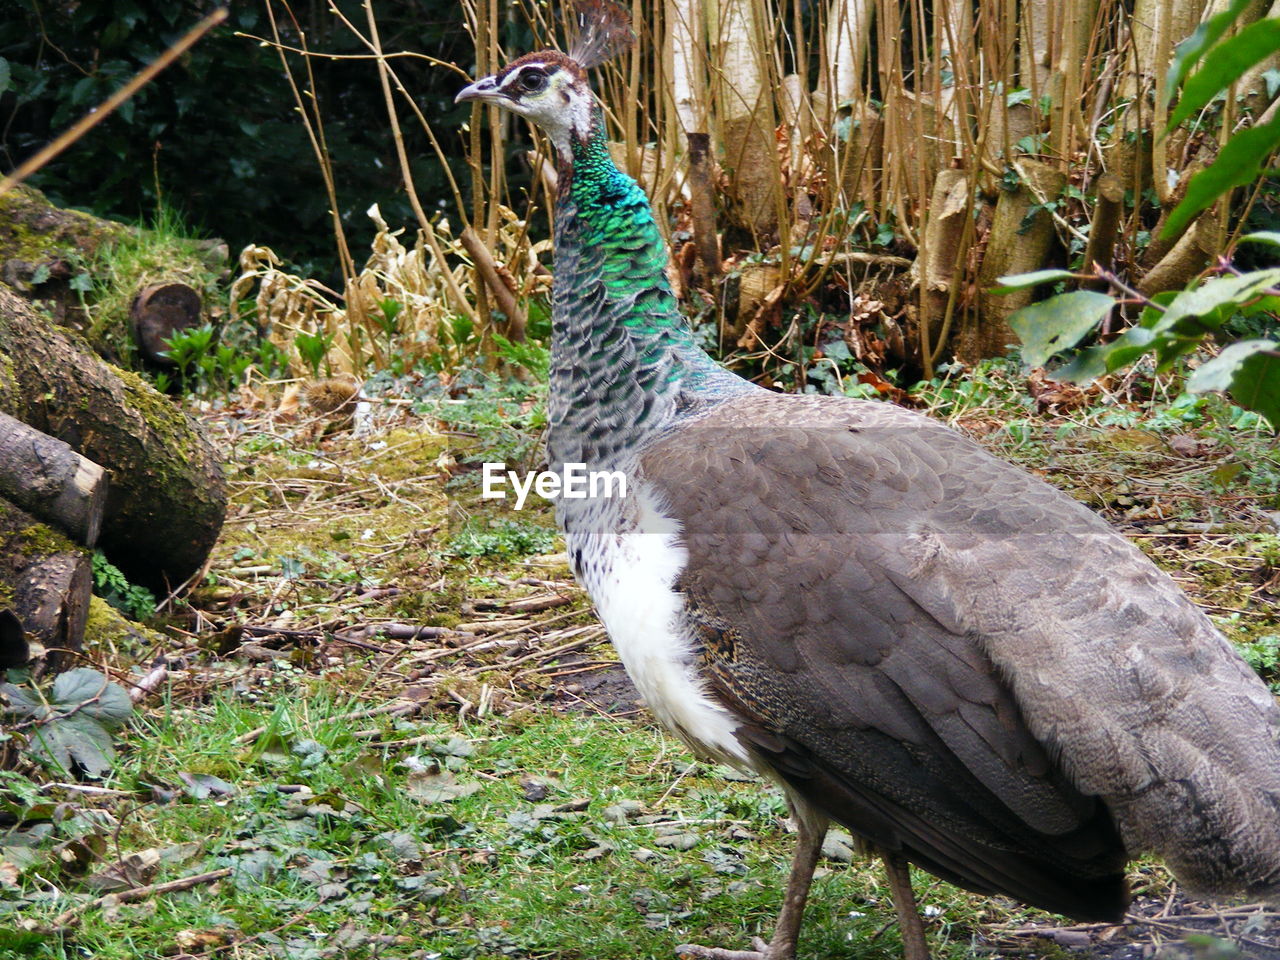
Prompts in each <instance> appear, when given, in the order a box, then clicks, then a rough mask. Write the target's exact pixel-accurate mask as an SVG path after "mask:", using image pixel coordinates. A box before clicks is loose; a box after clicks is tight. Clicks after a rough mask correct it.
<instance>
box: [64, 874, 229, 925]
mask: <svg viewBox="0 0 1280 960" xmlns="http://www.w3.org/2000/svg"><path fill="white" fill-rule="evenodd" d="M229 876H231V868H230V867H223V868H222V869H220V870H210V871H209V872H208V873H195V874H192V875H191V876H189V877H179V878H178V879H177V880H167V881H165V882H164V883H152V884H148V885H147V886H145V887H134V888H133V889H131V890H118V891H116V892H115V893H108V894H104V895H103V896H101V897H98V898H97V899H96V900H90V901H89V902H88V903H82V904H79V905H77V906H74V907H72V908H71V909H70V910H64V911H62V913H60V914H58V915H57V916H56V917H54V918H53V926H54V927H55V928H63V927H67V926H70V925H71V924H73V923H78V922H79V920H80V916H79V915H80V914H82V913H85V912H87V911H89V910H96V909H98V908H99V907H106V906H111V905H113V904H117V903H134V902H135V901H138V900H145V899H147V898H148V897H156V896H161V895H163V894H166V893H177V892H178V891H180V890H190V889H191V888H192V887H198V886H200V885H201V884H205V883H213V882H215V881H217V880H221V879H222V878H223V877H229Z"/></svg>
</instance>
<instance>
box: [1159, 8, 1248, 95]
mask: <svg viewBox="0 0 1280 960" xmlns="http://www.w3.org/2000/svg"><path fill="white" fill-rule="evenodd" d="M1251 2H1252V0H1231V5H1230V6H1229V7H1227V9H1225V10H1223V11H1222V12H1221V13H1218V14H1215V15H1214V16H1212V17H1210V18H1209V19H1208V20H1206V21H1204V23H1202V24H1200V26H1198V27H1196V29H1195V32H1194V33H1192V34H1191V36H1189V37H1187V39H1185V40H1183V41H1182V42H1181V43H1180V44H1178V45H1177V47H1175V48H1174V51H1173V62H1172V63H1170V64H1169V73H1168V82H1167V83H1166V84H1165V97H1166V101H1165V102H1166V103H1167V102H1168V99H1167V98H1169V97H1172V96H1173V93H1174V91H1175V90H1177V89H1178V87H1180V86H1181V85H1182V80H1183V78H1184V77H1186V75H1187V74H1188V73H1190V72H1191V68H1192V66H1194V65H1195V63H1196V61H1197V60H1199V59H1200V58H1201V57H1202V56H1204V52H1205V51H1206V50H1208V49H1209V48H1210V47H1212V46H1213V45H1214V44H1215V43H1216V42H1217V41H1218V38H1219V37H1221V36H1222V35H1223V34H1224V33H1226V32H1227V30H1228V28H1229V27H1230V26H1231V24H1233V23H1235V21H1236V19H1237V18H1238V17H1239V16H1240V14H1242V13H1244V11H1245V10H1246V9H1247V8H1248V7H1249V4H1250V3H1251Z"/></svg>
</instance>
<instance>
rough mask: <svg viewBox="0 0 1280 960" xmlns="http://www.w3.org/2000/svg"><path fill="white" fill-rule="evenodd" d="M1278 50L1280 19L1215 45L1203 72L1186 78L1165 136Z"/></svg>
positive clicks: (1261, 23)
mask: <svg viewBox="0 0 1280 960" xmlns="http://www.w3.org/2000/svg"><path fill="white" fill-rule="evenodd" d="M1277 49H1280V18H1271V17H1268V18H1266V19H1263V20H1258V21H1257V22H1256V23H1251V24H1249V26H1247V27H1245V28H1244V29H1243V30H1241V31H1240V32H1239V33H1238V34H1236V35H1235V36H1234V37H1230V38H1229V39H1227V40H1223V41H1222V42H1221V43H1218V44H1215V45H1214V46H1213V48H1212V49H1210V50H1209V52H1208V53H1207V54H1205V58H1204V63H1203V64H1202V65H1201V67H1200V69H1199V70H1197V71H1196V72H1195V73H1193V74H1191V76H1189V77H1187V80H1186V84H1185V85H1184V86H1183V88H1182V97H1181V98H1180V99H1179V100H1178V107H1177V109H1176V110H1174V111H1173V114H1172V115H1171V116H1170V117H1169V125H1168V127H1166V128H1165V133H1168V132H1169V131H1170V130H1172V129H1173V128H1174V127H1176V126H1177V125H1178V124H1180V123H1181V122H1182V121H1183V120H1185V119H1187V117H1189V116H1191V115H1192V114H1194V113H1196V112H1198V111H1199V110H1201V109H1203V108H1204V106H1205V104H1207V103H1208V102H1209V101H1210V100H1212V99H1213V98H1214V97H1215V96H1217V95H1218V93H1219V92H1220V91H1222V90H1225V89H1226V88H1227V86H1228V85H1230V84H1231V83H1232V82H1233V81H1235V80H1238V79H1239V78H1240V77H1241V76H1242V75H1243V74H1244V72H1245V71H1246V70H1248V69H1249V68H1250V67H1252V66H1253V65H1254V64H1255V63H1258V62H1259V61H1262V60H1265V59H1266V58H1267V57H1269V56H1271V55H1272V54H1274V53H1275V52H1276V50H1277Z"/></svg>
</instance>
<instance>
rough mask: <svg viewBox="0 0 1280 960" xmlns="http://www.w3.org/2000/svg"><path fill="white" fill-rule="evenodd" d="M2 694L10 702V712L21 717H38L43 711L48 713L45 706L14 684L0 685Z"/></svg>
mask: <svg viewBox="0 0 1280 960" xmlns="http://www.w3.org/2000/svg"><path fill="white" fill-rule="evenodd" d="M0 693H3V694H4V696H5V698H6V699H7V700H8V701H9V710H10V711H11V712H13V713H16V714H17V715H18V716H20V717H38V716H40V714H41V713H42V711H43V712H44V713H45V714H47V713H48V708H46V707H45V705H44V704H42V703H41V702H40V701H39V700H37V699H36V698H35V697H33V696H31V694H30V693H28V692H27V691H26V690H23V689H22V688H21V687H17V686H14V685H13V684H12V683H0Z"/></svg>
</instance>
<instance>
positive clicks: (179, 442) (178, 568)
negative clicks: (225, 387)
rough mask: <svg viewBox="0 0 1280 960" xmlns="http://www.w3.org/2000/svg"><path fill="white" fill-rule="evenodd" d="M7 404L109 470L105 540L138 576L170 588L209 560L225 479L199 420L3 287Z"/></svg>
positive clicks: (2, 398) (1, 388)
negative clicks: (116, 366) (206, 559)
mask: <svg viewBox="0 0 1280 960" xmlns="http://www.w3.org/2000/svg"><path fill="white" fill-rule="evenodd" d="M0 411H3V412H5V413H8V414H9V415H10V416H13V417H16V418H17V419H19V420H21V421H23V422H24V423H27V424H29V425H31V426H32V427H35V428H36V429H37V430H41V431H43V432H44V433H47V434H49V435H50V436H53V437H57V438H58V439H60V440H63V441H65V442H66V443H68V444H70V445H71V447H72V448H73V449H74V450H76V451H77V452H78V453H80V454H82V455H83V456H85V457H88V458H89V459H90V460H92V461H94V462H95V463H98V464H100V465H101V466H102V467H103V468H104V469H106V471H107V473H108V475H109V478H110V486H109V492H108V495H107V504H106V511H105V516H104V519H103V524H102V532H101V534H100V536H99V540H98V543H99V546H100V547H101V548H102V550H103V552H104V553H106V555H107V556H108V557H109V558H110V559H111V562H112V563H114V564H115V565H116V566H118V567H119V568H120V569H121V570H123V571H124V573H125V574H126V575H127V576H128V577H129V578H130V579H131V580H132V581H134V582H135V583H141V584H144V585H146V586H148V587H151V588H153V589H160V590H163V589H165V587H166V586H176V585H177V584H179V583H181V582H182V581H184V580H185V579H187V577H189V576H190V575H191V574H193V573H195V572H196V571H197V570H198V569H199V568H200V566H201V565H202V564H203V563H204V561H205V558H206V557H207V556H208V555H209V551H210V550H211V549H212V548H213V544H214V542H215V541H216V540H217V537H218V531H219V530H220V529H221V527H222V521H223V518H224V516H225V514H226V502H227V500H226V483H225V480H224V478H223V472H222V464H221V462H220V460H219V458H218V456H217V454H216V452H215V451H214V449H213V447H212V445H211V444H210V443H209V441H208V439H207V438H206V437H205V436H204V434H203V433H202V432H201V430H200V428H199V427H198V426H197V424H196V423H195V421H193V420H192V419H191V418H190V417H189V416H187V415H186V414H185V413H183V412H182V411H181V410H180V409H179V408H178V407H177V406H175V405H174V404H173V403H172V401H170V400H169V399H168V398H167V397H165V396H163V395H162V394H160V393H158V392H156V391H155V390H154V389H152V388H151V387H150V386H148V385H147V384H146V383H145V382H144V381H143V380H142V379H141V378H139V377H137V376H136V375H134V374H131V373H126V372H124V371H121V370H118V369H116V368H115V367H112V366H110V365H109V364H107V363H104V362H103V361H101V360H99V359H98V357H97V356H96V355H94V353H93V351H92V350H91V348H90V347H89V345H88V343H87V342H86V341H84V340H83V339H82V338H81V337H79V336H77V335H76V334H74V333H71V332H70V331H68V330H65V329H63V328H61V327H57V326H54V325H53V324H52V323H50V322H49V321H48V320H46V319H45V318H44V317H42V316H40V315H39V314H38V313H36V312H35V311H34V310H32V308H31V306H30V304H28V303H27V302H26V301H25V300H23V299H22V298H21V297H19V296H17V295H16V294H15V293H13V292H12V291H11V290H10V289H9V288H8V287H5V286H3V285H0Z"/></svg>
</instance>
